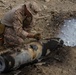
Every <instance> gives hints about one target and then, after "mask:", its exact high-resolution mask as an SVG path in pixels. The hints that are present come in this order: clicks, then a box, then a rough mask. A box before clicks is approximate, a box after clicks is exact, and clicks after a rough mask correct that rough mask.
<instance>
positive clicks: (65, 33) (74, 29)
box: [58, 19, 76, 47]
mask: <svg viewBox="0 0 76 75" xmlns="http://www.w3.org/2000/svg"><path fill="white" fill-rule="evenodd" d="M58 37H60V38H61V39H63V40H64V44H65V45H66V46H71V47H73V46H76V19H69V20H64V24H63V26H62V27H61V29H60V31H59V34H58Z"/></svg>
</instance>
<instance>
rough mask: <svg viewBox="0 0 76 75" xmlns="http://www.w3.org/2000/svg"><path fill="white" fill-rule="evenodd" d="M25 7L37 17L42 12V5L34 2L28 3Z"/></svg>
mask: <svg viewBox="0 0 76 75" xmlns="http://www.w3.org/2000/svg"><path fill="white" fill-rule="evenodd" d="M25 5H26V7H27V9H28V11H29V12H30V13H31V14H32V15H33V16H34V15H37V13H38V12H40V11H41V8H40V5H38V3H36V2H34V1H30V2H26V3H25Z"/></svg>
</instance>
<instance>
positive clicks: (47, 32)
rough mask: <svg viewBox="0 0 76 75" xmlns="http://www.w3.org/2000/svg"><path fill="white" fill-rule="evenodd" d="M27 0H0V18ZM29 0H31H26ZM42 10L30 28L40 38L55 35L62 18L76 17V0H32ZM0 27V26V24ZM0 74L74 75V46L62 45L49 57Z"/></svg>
mask: <svg viewBox="0 0 76 75" xmlns="http://www.w3.org/2000/svg"><path fill="white" fill-rule="evenodd" d="M26 1H27V0H21V1H20V0H0V19H1V18H2V17H3V16H4V14H5V13H6V12H7V11H8V10H10V9H12V8H13V7H15V6H16V5H19V4H21V3H24V2H26ZM28 1H31V0H28ZM33 1H37V2H38V3H39V4H40V5H41V9H42V11H41V12H40V13H39V16H40V17H39V18H38V19H36V23H35V25H34V26H33V28H32V32H39V33H41V34H42V38H49V37H50V38H52V37H56V36H57V34H58V33H59V29H60V27H61V26H62V25H63V22H64V19H68V18H76V0H33ZM0 28H1V26H0ZM43 63H44V64H43ZM0 75H76V47H64V48H62V49H59V51H58V52H56V53H52V54H51V55H50V58H49V59H45V60H44V61H43V62H41V63H35V64H31V65H28V66H26V65H25V67H21V68H20V69H18V70H16V71H12V72H9V73H5V74H0Z"/></svg>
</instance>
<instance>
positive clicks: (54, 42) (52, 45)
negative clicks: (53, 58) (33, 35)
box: [42, 38, 64, 56]
mask: <svg viewBox="0 0 76 75" xmlns="http://www.w3.org/2000/svg"><path fill="white" fill-rule="evenodd" d="M45 40H47V42H46V43H43V54H42V56H45V55H46V53H47V49H49V50H51V51H54V50H56V49H57V48H59V47H62V46H63V45H64V41H63V40H62V39H60V38H49V39H45Z"/></svg>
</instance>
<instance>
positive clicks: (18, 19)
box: [13, 11, 34, 39]
mask: <svg viewBox="0 0 76 75" xmlns="http://www.w3.org/2000/svg"><path fill="white" fill-rule="evenodd" d="M13 26H14V30H15V32H16V35H18V36H20V37H22V38H23V39H25V38H26V37H28V38H33V37H34V35H32V34H30V33H28V32H26V31H24V30H23V28H22V26H23V25H22V15H21V11H16V12H15V15H14V22H13Z"/></svg>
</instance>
